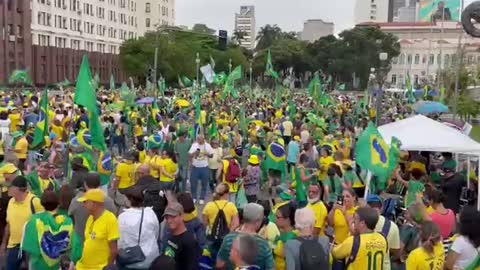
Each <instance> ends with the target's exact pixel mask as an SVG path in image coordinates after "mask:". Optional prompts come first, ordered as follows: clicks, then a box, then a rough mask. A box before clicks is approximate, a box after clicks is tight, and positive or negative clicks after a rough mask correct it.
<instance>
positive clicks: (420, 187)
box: [395, 168, 425, 208]
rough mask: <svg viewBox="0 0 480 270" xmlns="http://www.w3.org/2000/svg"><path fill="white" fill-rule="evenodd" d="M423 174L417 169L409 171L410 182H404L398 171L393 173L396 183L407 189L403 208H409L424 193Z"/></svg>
mask: <svg viewBox="0 0 480 270" xmlns="http://www.w3.org/2000/svg"><path fill="white" fill-rule="evenodd" d="M424 176H425V173H424V172H423V171H422V170H421V169H419V168H413V169H411V170H410V180H409V181H406V180H404V179H403V178H402V177H401V176H400V173H399V171H398V170H397V171H396V172H395V177H396V179H397V181H399V182H400V183H401V184H403V185H404V186H405V187H406V188H407V194H406V195H405V207H406V208H409V207H410V206H411V205H412V204H414V203H415V202H416V201H417V200H418V199H421V198H422V197H423V192H424V191H425V184H424V181H423V177H424Z"/></svg>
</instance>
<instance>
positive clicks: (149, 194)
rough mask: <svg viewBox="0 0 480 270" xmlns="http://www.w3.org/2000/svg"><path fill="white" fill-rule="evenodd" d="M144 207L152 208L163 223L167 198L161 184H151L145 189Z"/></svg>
mask: <svg viewBox="0 0 480 270" xmlns="http://www.w3.org/2000/svg"><path fill="white" fill-rule="evenodd" d="M143 205H144V206H145V207H152V209H153V212H155V215H156V216H157V219H158V222H159V223H162V221H163V213H164V212H165V208H166V207H167V198H166V197H165V193H164V191H163V190H162V189H161V188H160V183H155V184H151V185H149V186H148V187H147V188H146V189H144V191H143Z"/></svg>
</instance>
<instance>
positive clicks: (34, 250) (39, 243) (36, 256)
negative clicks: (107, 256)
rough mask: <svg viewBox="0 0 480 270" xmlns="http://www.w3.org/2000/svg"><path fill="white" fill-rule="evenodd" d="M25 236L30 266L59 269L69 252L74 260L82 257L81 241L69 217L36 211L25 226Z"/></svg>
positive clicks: (43, 269)
mask: <svg viewBox="0 0 480 270" xmlns="http://www.w3.org/2000/svg"><path fill="white" fill-rule="evenodd" d="M23 236H24V237H23V241H22V250H23V251H25V252H26V253H27V254H28V256H29V259H30V263H31V269H42V270H58V269H60V260H61V258H62V257H63V256H64V255H66V254H70V258H71V260H72V261H73V262H77V261H78V260H80V258H81V256H82V243H81V242H80V238H79V237H78V235H77V234H76V233H75V230H74V228H73V222H72V219H71V218H70V217H68V216H65V215H57V216H54V215H53V214H52V213H50V212H43V213H39V214H35V215H33V216H32V217H31V219H30V221H29V222H28V223H27V224H26V225H25V231H24V235H23Z"/></svg>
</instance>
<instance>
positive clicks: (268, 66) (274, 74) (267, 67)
mask: <svg viewBox="0 0 480 270" xmlns="http://www.w3.org/2000/svg"><path fill="white" fill-rule="evenodd" d="M265 72H266V73H267V75H268V76H271V77H272V78H274V79H275V80H278V77H279V76H278V73H277V72H276V71H275V70H274V69H273V64H272V55H271V54H270V49H269V50H268V53H267V64H266V65H265Z"/></svg>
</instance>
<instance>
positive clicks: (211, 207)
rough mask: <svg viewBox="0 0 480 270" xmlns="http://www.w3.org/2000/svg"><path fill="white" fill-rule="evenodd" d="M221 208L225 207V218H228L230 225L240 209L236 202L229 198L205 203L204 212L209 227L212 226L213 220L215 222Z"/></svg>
mask: <svg viewBox="0 0 480 270" xmlns="http://www.w3.org/2000/svg"><path fill="white" fill-rule="evenodd" d="M220 209H223V212H224V213H225V218H226V219H227V224H228V226H230V224H231V223H232V219H233V217H234V216H236V215H238V210H237V207H236V206H235V204H233V203H231V202H229V201H227V200H217V201H212V202H208V203H207V204H206V205H205V208H203V212H202V214H203V215H204V216H205V217H207V219H208V227H209V228H212V226H213V222H215V218H216V217H217V214H218V211H219V210H220Z"/></svg>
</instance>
